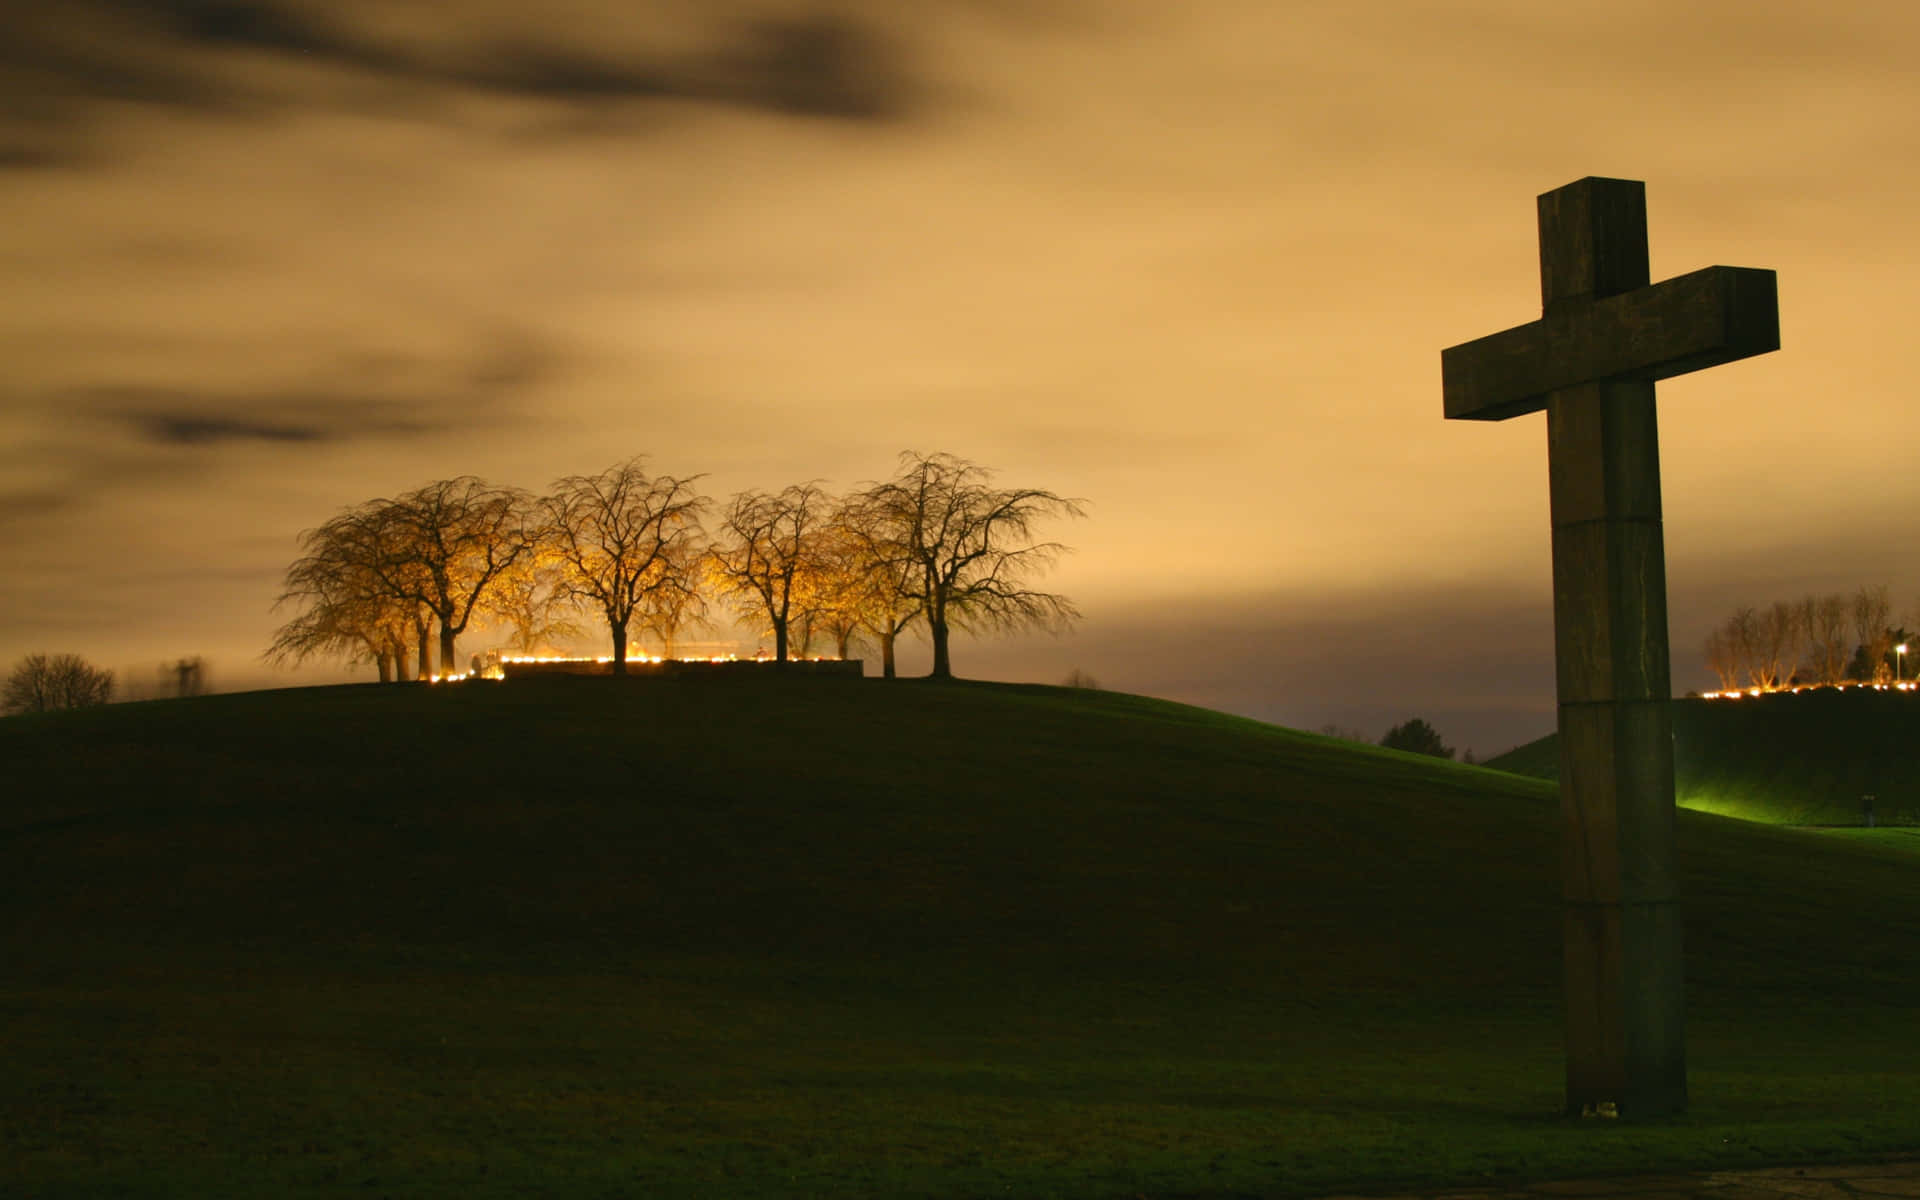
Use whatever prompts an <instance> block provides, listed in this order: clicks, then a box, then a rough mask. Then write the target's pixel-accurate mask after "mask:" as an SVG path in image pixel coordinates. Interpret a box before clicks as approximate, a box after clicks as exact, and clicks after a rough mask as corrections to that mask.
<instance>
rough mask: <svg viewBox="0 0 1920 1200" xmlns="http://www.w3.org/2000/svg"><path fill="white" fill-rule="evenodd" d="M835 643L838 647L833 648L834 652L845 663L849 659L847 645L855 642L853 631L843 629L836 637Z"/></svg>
mask: <svg viewBox="0 0 1920 1200" xmlns="http://www.w3.org/2000/svg"><path fill="white" fill-rule="evenodd" d="M834 641H835V643H836V645H835V646H834V648H833V652H834V653H835V654H837V655H839V656H840V661H842V662H845V661H846V659H847V644H848V643H849V642H851V641H853V630H851V629H845V628H843V629H841V630H840V632H839V633H838V634H837V635H836V636H835V637H834Z"/></svg>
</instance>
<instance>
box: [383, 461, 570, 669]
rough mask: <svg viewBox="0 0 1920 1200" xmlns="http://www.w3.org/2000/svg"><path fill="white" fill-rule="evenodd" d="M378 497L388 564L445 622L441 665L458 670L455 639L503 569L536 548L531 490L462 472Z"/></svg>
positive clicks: (408, 594) (391, 574) (401, 586)
mask: <svg viewBox="0 0 1920 1200" xmlns="http://www.w3.org/2000/svg"><path fill="white" fill-rule="evenodd" d="M374 504H375V506H376V507H377V508H378V509H379V510H380V511H381V513H382V516H383V519H384V522H385V523H386V524H387V526H388V529H387V531H386V532H387V534H388V536H387V537H386V538H385V539H383V541H382V543H381V556H380V558H379V560H378V561H379V562H380V564H381V570H382V571H383V572H384V573H385V574H386V576H387V578H388V579H389V582H390V583H391V584H392V585H393V587H394V588H395V590H396V592H397V593H398V594H399V595H401V596H402V597H404V598H406V599H410V600H415V601H418V602H419V603H420V604H422V605H424V606H425V607H426V608H427V610H428V611H429V612H431V613H432V614H433V616H434V617H435V619H437V620H438V621H439V622H440V673H441V674H443V675H449V674H452V673H453V672H454V670H455V669H456V668H455V664H456V663H457V662H458V659H457V658H456V657H455V656H454V641H455V639H457V638H458V637H459V636H460V635H461V634H462V633H464V632H466V628H467V625H468V623H469V622H471V621H472V620H473V617H474V614H475V613H476V612H478V611H480V610H482V609H483V607H484V605H485V601H486V599H487V596H488V593H489V591H490V590H491V589H492V588H493V586H494V585H495V582H496V581H497V580H498V579H499V577H500V575H501V573H502V572H503V571H505V570H507V569H508V568H509V567H511V566H513V564H514V563H515V562H517V561H519V559H520V558H521V556H523V555H525V554H528V553H530V552H531V550H532V541H533V537H532V530H531V528H530V525H529V520H528V512H527V508H528V498H527V496H526V494H525V493H523V492H521V491H519V490H518V489H516V488H505V487H495V486H494V485H492V484H490V483H488V482H486V481H485V480H483V479H479V478H476V477H475V476H472V475H462V476H460V477H458V478H456V479H442V480H437V481H435V482H433V483H429V484H427V485H426V486H425V487H421V488H417V489H415V490H414V491H411V492H408V493H407V494H406V495H404V496H401V497H400V498H399V499H397V500H393V501H375V502H374ZM423 658H424V655H423ZM422 665H423V666H424V663H423V664H422Z"/></svg>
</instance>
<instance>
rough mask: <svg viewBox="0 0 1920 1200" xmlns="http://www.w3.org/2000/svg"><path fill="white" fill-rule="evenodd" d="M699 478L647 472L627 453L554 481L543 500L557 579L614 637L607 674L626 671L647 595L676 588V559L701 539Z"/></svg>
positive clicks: (546, 535)
mask: <svg viewBox="0 0 1920 1200" xmlns="http://www.w3.org/2000/svg"><path fill="white" fill-rule="evenodd" d="M698 482H699V476H692V477H689V478H685V479H676V478H674V477H673V476H671V475H661V476H659V477H657V478H656V477H652V476H649V475H648V474H647V473H646V470H645V462H644V460H643V459H640V458H637V457H636V458H630V459H628V460H627V461H626V462H623V463H616V464H615V465H613V466H611V467H608V468H607V469H606V470H604V471H602V472H600V473H599V474H598V475H570V476H568V477H566V478H565V479H560V480H556V481H555V482H554V485H553V493H552V494H551V495H549V496H547V497H546V498H545V500H544V501H543V502H542V503H543V508H544V509H545V512H546V525H545V528H544V529H543V531H542V535H541V537H542V540H543V541H544V542H545V543H546V544H547V545H548V546H550V547H551V548H552V551H553V553H554V555H555V556H556V557H557V558H558V560H559V562H560V564H561V568H562V579H563V585H564V586H565V587H566V589H567V590H568V592H569V593H570V594H571V595H573V596H574V597H576V598H577V599H578V600H579V601H580V602H581V603H583V604H589V605H591V606H593V607H594V608H597V609H598V610H599V611H600V615H601V616H602V617H603V618H605V620H606V622H607V631H608V633H609V634H611V635H612V638H613V673H614V674H616V675H624V674H626V673H627V641H628V637H629V632H630V629H631V626H632V624H633V621H634V618H635V616H636V615H638V614H640V613H641V612H642V611H643V610H645V609H646V608H647V606H648V601H649V598H650V597H652V596H654V595H655V594H656V593H658V592H660V591H662V590H663V589H669V588H673V587H676V586H678V584H679V580H680V576H679V575H678V574H676V565H677V564H679V563H681V562H682V561H684V560H685V559H686V558H688V557H690V556H691V554H692V553H693V550H694V548H695V547H696V546H697V545H698V543H699V541H700V538H701V537H702V532H701V527H700V518H701V515H702V513H704V512H705V511H706V508H707V503H708V501H707V498H706V497H705V496H702V495H700V493H699V492H698V491H696V490H695V484H697V483H698Z"/></svg>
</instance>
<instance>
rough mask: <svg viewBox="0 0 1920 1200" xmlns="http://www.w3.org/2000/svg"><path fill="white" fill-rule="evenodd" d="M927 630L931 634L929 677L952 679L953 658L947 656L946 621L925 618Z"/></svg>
mask: <svg viewBox="0 0 1920 1200" xmlns="http://www.w3.org/2000/svg"><path fill="white" fill-rule="evenodd" d="M927 630H928V632H930V633H931V634H932V635H933V670H931V671H929V672H927V678H929V679H952V678H953V660H952V659H951V658H949V657H948V656H947V623H946V622H945V621H936V620H934V619H933V618H932V617H928V618H927Z"/></svg>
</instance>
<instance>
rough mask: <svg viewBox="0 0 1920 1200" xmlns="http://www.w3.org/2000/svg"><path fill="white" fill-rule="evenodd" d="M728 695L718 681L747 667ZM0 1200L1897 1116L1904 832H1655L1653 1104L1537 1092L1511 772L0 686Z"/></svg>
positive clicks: (593, 689) (896, 708)
mask: <svg viewBox="0 0 1920 1200" xmlns="http://www.w3.org/2000/svg"><path fill="white" fill-rule="evenodd" d="M762 685H763V686H762ZM0 763H4V769H5V776H6V779H7V780H8V790H7V797H6V800H5V801H4V804H3V805H0V863H3V864H4V870H3V871H0V964H3V966H0V970H3V972H4V973H3V974H0V1062H4V1063H5V1067H4V1069H3V1070H0V1195H6V1196H16V1195H17V1196H49V1197H57V1196H82V1195H86V1196H95V1195H113V1196H184V1195H192V1196H236V1197H237V1196H257V1195H287V1196H319V1195H338V1194H348V1193H351V1194H355V1195H390V1196H407V1197H411V1196H444V1197H454V1196H480V1197H496V1196H497V1197H508V1196H515V1197H518V1196H525V1195H542V1196H645V1197H656V1196H658V1197H675V1196H702V1197H705V1196H712V1197H800V1196H822V1197H826V1196H833V1197H848V1196H915V1197H954V1198H961V1197H985V1196H1015V1197H1049V1196H1059V1197H1085V1198H1090V1200H1091V1198H1098V1200H1108V1198H1118V1197H1133V1196H1149V1197H1227V1196H1255V1195H1271V1196H1290V1195H1310V1194H1316V1193H1326V1192H1333V1191H1350V1190H1356V1189H1391V1188H1400V1187H1406V1186H1410V1185H1414V1184H1434V1183H1474V1182H1481V1181H1487V1180H1500V1179H1512V1178H1517V1177H1529V1178H1541V1177H1552V1176H1574V1175H1590V1174H1594V1173H1604V1172H1607V1171H1613V1170H1631V1169H1641V1168H1653V1167H1695V1166H1703V1165H1735V1164H1754V1163H1764V1162H1777V1161H1795V1162H1799V1161H1808V1160H1819V1159H1826V1158H1844V1159H1856V1158H1861V1157H1870V1156H1876V1155H1881V1154H1887V1153H1895V1152H1900V1151H1911V1150H1913V1149H1914V1148H1915V1147H1916V1144H1920V1138H1917V1137H1916V1132H1917V1131H1920V1046H1917V1045H1916V1039H1915V1037H1914V1004H1915V998H1916V997H1920V965H1916V958H1915V954H1914V947H1915V946H1916V945H1920V873H1916V872H1917V869H1920V856H1916V852H1917V851H1920V842H1916V841H1915V840H1914V839H1910V838H1909V839H1904V840H1902V839H1898V838H1895V837H1892V836H1890V835H1891V834H1892V833H1893V831H1883V832H1882V833H1880V834H1877V835H1875V836H1847V835H1843V834H1841V833H1838V832H1823V833H1813V832H1803V831H1796V830H1788V829H1779V828H1769V827H1765V826H1761V825H1754V824H1748V823H1743V822H1738V821H1733V820H1727V819H1724V818H1719V817H1713V816H1707V815H1701V814H1695V813H1683V814H1681V819H1680V839H1681V847H1682V853H1683V855H1684V863H1685V868H1686V877H1685V887H1686V901H1687V904H1688V909H1687V913H1688V942H1689V945H1688V948H1689V955H1690V959H1689V968H1690V1002H1691V1005H1692V1009H1691V1016H1690V1020H1691V1047H1692V1055H1693V1059H1692V1061H1693V1074H1692V1080H1693V1089H1694V1104H1693V1108H1692V1110H1691V1112H1690V1113H1689V1114H1688V1115H1687V1116H1685V1117H1683V1118H1680V1119H1677V1120H1673V1121H1670V1122H1664V1123H1660V1124H1650V1125H1635V1124H1628V1123H1599V1124H1596V1123H1590V1122H1589V1123H1583V1122H1579V1121H1573V1120H1568V1119H1565V1118H1563V1117H1561V1116H1560V1115H1559V1112H1558V1109H1559V1104H1560V1079H1559V1072H1560V1050H1559V1042H1558V1037H1559V1034H1558V1010H1557V989H1558V978H1557V977H1558V943H1557V930H1558V911H1557V904H1556V897H1557V894H1558V893H1557V886H1556V881H1555V877H1554V872H1555V869H1556V863H1557V856H1556V851H1555V836H1556V833H1555V822H1556V814H1555V802H1554V799H1553V796H1552V793H1551V789H1550V785H1548V784H1545V783H1542V782H1539V781H1535V780H1528V779H1523V778H1518V777H1515V776H1513V775H1508V774H1503V773H1499V772H1493V771H1483V770H1477V769H1474V768H1469V767H1463V766H1456V765H1454V764H1451V763H1442V762H1438V761H1434V760H1425V759H1414V758H1410V757H1405V756H1401V755H1396V754H1392V753H1389V752H1386V751H1381V750H1375V749H1371V748H1367V747H1359V746H1354V745H1350V744H1347V743H1341V742H1334V741H1329V740H1326V739H1322V738H1318V737H1314V736H1311V735H1307V734H1300V733H1294V732H1291V731H1287V730H1282V729H1277V728H1273V727H1269V726H1262V725H1259V724H1256V723H1253V722H1249V721H1243V720H1239V719H1235V718H1229V717H1224V716H1221V715H1219V714H1214V713H1208V712H1204V711H1201V710H1196V709H1191V708H1183V707H1181V706H1178V705H1173V704H1167V703H1162V702H1157V701H1150V700H1144V699H1140V698H1137V697H1129V696H1123V695H1116V694H1108V693H1094V692H1080V691H1064V690H1059V689H1053V688H1043V687H1024V686H1000V685H983V684H958V685H949V686H934V685H929V684H925V683H920V682H903V683H897V684H883V683H880V682H877V681H873V682H864V683H862V682H853V681H822V680H794V681H790V682H786V683H782V682H779V681H753V682H751V683H740V682H724V683H723V682H720V681H694V680H681V681H648V682H646V683H639V682H630V683H627V684H625V685H624V686H623V685H622V684H620V683H617V682H615V681H612V680H604V681H602V680H554V681H541V682H536V681H526V682H517V683H514V684H506V685H481V684H468V685H462V686H461V687H457V688H448V689H427V688H420V687H389V688H381V687H378V686H363V687H346V688H328V689H313V690H301V691H285V692H273V693H255V694H248V695H232V696H216V697H209V698H205V699H200V700H191V701H173V702H159V703H149V704H138V705H123V706H116V707H112V708H107V709H99V710H91V711H86V712H81V713H74V714H65V715H61V716H57V717H48V718H11V719H7V720H4V721H0Z"/></svg>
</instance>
